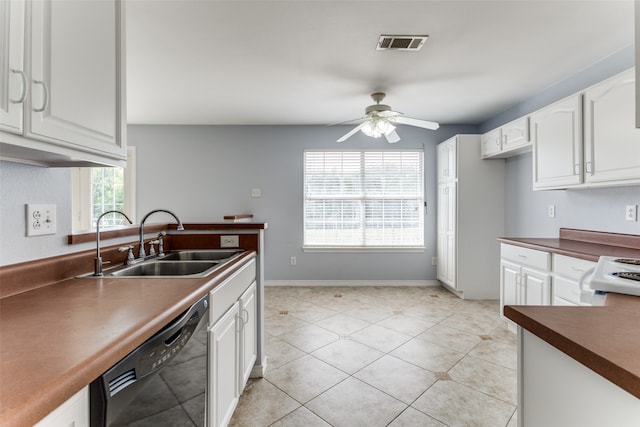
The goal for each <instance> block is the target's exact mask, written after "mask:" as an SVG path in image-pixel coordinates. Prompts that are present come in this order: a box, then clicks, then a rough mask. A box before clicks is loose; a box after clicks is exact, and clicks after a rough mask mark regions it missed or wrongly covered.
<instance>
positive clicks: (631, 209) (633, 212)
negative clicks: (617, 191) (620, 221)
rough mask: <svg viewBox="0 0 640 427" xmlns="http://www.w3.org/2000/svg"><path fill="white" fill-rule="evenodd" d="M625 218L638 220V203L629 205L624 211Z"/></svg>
mask: <svg viewBox="0 0 640 427" xmlns="http://www.w3.org/2000/svg"><path fill="white" fill-rule="evenodd" d="M624 212H625V213H624V219H625V220H627V221H637V220H638V205H627V207H626V208H625V211H624Z"/></svg>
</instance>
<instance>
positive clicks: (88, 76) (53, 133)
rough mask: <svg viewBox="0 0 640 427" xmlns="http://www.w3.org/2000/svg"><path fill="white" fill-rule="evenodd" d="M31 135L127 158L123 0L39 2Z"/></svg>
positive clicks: (32, 74) (34, 21)
mask: <svg viewBox="0 0 640 427" xmlns="http://www.w3.org/2000/svg"><path fill="white" fill-rule="evenodd" d="M31 4H32V8H31V9H32V17H31V23H32V28H31V55H30V60H31V61H30V62H31V67H30V69H29V70H28V71H29V72H28V74H29V76H30V78H31V82H30V89H29V92H30V96H29V97H28V99H27V110H28V113H27V114H26V117H25V119H26V120H27V122H26V136H28V137H30V138H33V139H38V140H44V141H47V142H49V143H53V144H56V145H59V146H61V147H70V148H73V149H80V150H82V151H87V152H91V153H96V154H110V155H116V156H117V157H119V158H123V159H124V158H126V146H125V144H124V141H122V138H121V137H120V134H119V130H120V116H121V115H120V114H119V112H120V108H121V107H122V105H121V104H120V97H119V94H120V89H121V85H122V84H123V82H121V81H120V78H121V75H120V72H119V70H120V66H121V63H120V59H119V58H118V56H119V54H120V38H121V34H120V15H119V14H120V7H121V4H120V2H118V1H116V0H93V1H53V0H42V1H34V2H32V3H31Z"/></svg>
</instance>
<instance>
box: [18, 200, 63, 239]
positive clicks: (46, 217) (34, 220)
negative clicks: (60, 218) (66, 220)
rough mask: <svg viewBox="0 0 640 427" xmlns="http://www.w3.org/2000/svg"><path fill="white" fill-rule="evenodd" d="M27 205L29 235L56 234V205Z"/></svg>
mask: <svg viewBox="0 0 640 427" xmlns="http://www.w3.org/2000/svg"><path fill="white" fill-rule="evenodd" d="M25 206H26V221H25V223H26V229H27V236H41V235H43V234H56V205H32V204H27V205H25Z"/></svg>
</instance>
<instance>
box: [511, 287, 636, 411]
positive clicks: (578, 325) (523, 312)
mask: <svg viewBox="0 0 640 427" xmlns="http://www.w3.org/2000/svg"><path fill="white" fill-rule="evenodd" d="M504 314H505V316H506V317H507V318H509V319H511V320H513V321H514V322H516V323H517V324H518V325H520V326H522V327H523V328H524V329H526V330H527V331H529V332H531V333H533V334H534V335H536V336H537V337H539V338H541V339H542V340H544V341H546V342H547V343H549V344H550V345H552V346H554V347H555V348H557V349H558V350H560V351H562V352H563V353H565V354H567V355H568V356H570V357H572V358H573V359H575V360H576V361H578V362H580V363H582V364H583V365H585V366H586V367H588V368H589V369H591V370H592V371H594V372H596V373H598V374H600V375H601V376H603V377H604V378H606V379H607V380H609V381H611V382H612V383H614V384H616V385H617V386H618V387H620V388H622V389H623V390H626V391H627V392H629V393H631V394H632V395H634V396H635V397H637V398H638V399H640V297H634V296H629V295H620V294H613V293H610V294H607V297H606V302H605V305H604V306H603V307H561V306H557V307H556V306H544V307H543V306H505V307H504Z"/></svg>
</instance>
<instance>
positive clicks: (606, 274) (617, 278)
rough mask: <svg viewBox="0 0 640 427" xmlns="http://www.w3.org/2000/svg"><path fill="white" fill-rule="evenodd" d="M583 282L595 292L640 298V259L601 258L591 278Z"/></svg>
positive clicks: (586, 277)
mask: <svg viewBox="0 0 640 427" xmlns="http://www.w3.org/2000/svg"><path fill="white" fill-rule="evenodd" d="M583 280H585V281H586V282H588V283H589V287H590V288H591V289H593V290H594V291H596V292H597V291H601V292H615V293H619V294H627V295H635V296H640V259H630V258H619V257H610V256H601V257H600V259H599V260H598V264H597V265H596V267H595V270H594V271H593V274H592V275H591V277H588V273H587V274H585V276H583Z"/></svg>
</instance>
